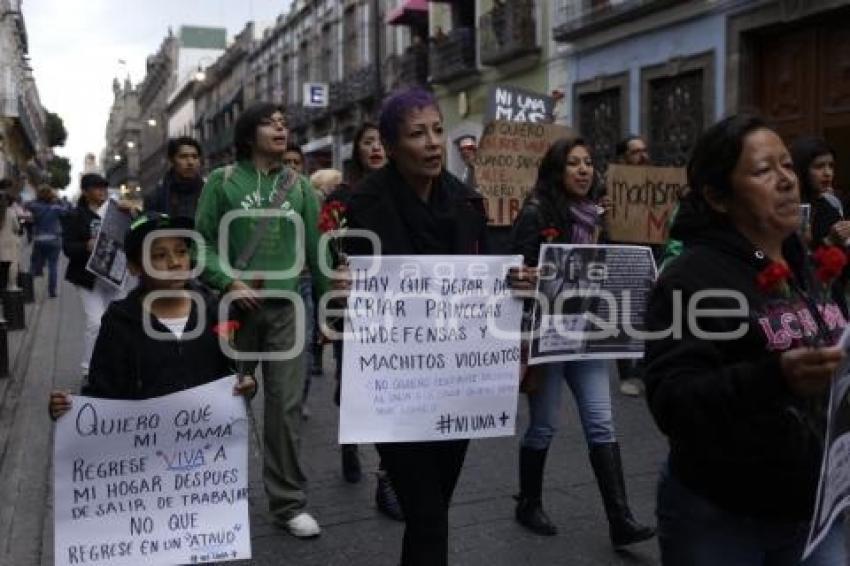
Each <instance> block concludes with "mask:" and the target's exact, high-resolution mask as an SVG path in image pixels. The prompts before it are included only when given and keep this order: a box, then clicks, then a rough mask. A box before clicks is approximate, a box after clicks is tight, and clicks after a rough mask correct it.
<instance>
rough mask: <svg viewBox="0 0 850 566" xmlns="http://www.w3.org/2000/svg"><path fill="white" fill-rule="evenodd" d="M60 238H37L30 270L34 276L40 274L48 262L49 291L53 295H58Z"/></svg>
mask: <svg viewBox="0 0 850 566" xmlns="http://www.w3.org/2000/svg"><path fill="white" fill-rule="evenodd" d="M60 247H61V245H60V243H59V239H58V238H57V239H55V240H36V241H35V242H34V243H33V245H32V257H31V258H30V259H31V262H30V272H31V273H32V275H33V276H34V277H37V276H40V275H41V274H42V272H43V270H44V262H45V261H46V262H47V292H48V294H49V295H50V296H51V297H55V296H56V281H57V272H58V262H59V248H60Z"/></svg>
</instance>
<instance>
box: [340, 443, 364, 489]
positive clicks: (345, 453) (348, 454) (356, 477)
mask: <svg viewBox="0 0 850 566" xmlns="http://www.w3.org/2000/svg"><path fill="white" fill-rule="evenodd" d="M341 448H342V477H344V478H345V481H347V482H348V483H357V482H359V481H360V478H361V476H362V475H363V474H362V471H361V469H360V454H359V453H358V451H357V445H356V444H343V445H342V447H341Z"/></svg>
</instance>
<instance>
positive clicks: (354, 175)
mask: <svg viewBox="0 0 850 566" xmlns="http://www.w3.org/2000/svg"><path fill="white" fill-rule="evenodd" d="M369 130H375V131H376V132H378V136H380V135H381V133H380V131H379V130H378V125H377V124H376V123H374V122H368V121H367V122H363V123H362V124H361V125H360V127H359V128H357V131H356V132H354V141H352V142H351V169H350V175H349V180H348V183H349V184H350V185H355V184H357V183H358V182H359V181H360V179H362V178H363V177H365V176H366V175H368V174H369V172H370V169H369V165H368V164H366V163H363V161H362V159H361V158H360V141H361V140H362V139H363V136H365V135H366V132H368V131H369Z"/></svg>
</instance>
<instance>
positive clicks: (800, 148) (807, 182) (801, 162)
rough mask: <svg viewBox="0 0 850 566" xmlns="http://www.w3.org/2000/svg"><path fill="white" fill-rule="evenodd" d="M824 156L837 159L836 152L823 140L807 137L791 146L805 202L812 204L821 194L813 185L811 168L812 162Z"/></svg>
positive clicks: (802, 197)
mask: <svg viewBox="0 0 850 566" xmlns="http://www.w3.org/2000/svg"><path fill="white" fill-rule="evenodd" d="M822 155H832V156H833V157H835V150H834V149H833V148H832V147H831V146H830V145H829V144H828V143H826V140H825V139H823V138H817V137H814V136H805V137H801V138H797V139H796V140H794V143H792V144H791V159H793V160H794V170H795V171H796V172H797V179H799V181H800V198H801V199H802V200H803V202H812V201H813V200H815V199H816V198H817V196H818V193H819V192H820V191H819V190H818V189H817V188H816V187H814V186H813V185H812V176H811V174H810V173H809V167H811V166H812V162H813V161H814V160H815V159H817V158H818V157H820V156H822Z"/></svg>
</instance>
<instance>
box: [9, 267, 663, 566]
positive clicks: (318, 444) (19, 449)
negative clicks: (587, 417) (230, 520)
mask: <svg viewBox="0 0 850 566" xmlns="http://www.w3.org/2000/svg"><path fill="white" fill-rule="evenodd" d="M36 293H37V302H36V304H35V305H30V306H28V311H27V316H28V318H27V324H28V326H27V330H26V331H19V332H15V333H10V356H12V358H13V360H12V364H13V366H14V376H13V377H12V378H10V379H0V477H2V478H3V481H2V483H0V501H2V502H3V503H2V509H0V566H29V565H50V564H52V563H53V550H52V521H53V518H52V512H51V507H52V505H51V499H52V497H51V490H52V487H51V458H50V454H51V441H52V427H51V423H50V420H49V418H48V416H47V411H46V401H47V395H48V392H49V390H50V389H51V388H52V387H54V386H58V387H67V388H71V389H76V388H77V387H78V386H79V383H78V382H79V376H78V374H79V371H78V361H79V352H80V348H81V342H82V329H83V319H82V311H81V308H80V303H79V299H78V297H77V294H76V292H75V290H74V289H73V287H71V286H70V285H68V284H63V286H62V288H61V290H60V297H59V298H58V299H53V300H47V299H45V298H44V296H45V295H46V293H45V290H44V281H43V280H39V281H37V282H36ZM326 353H329V352H326ZM330 367H331V363H330V358H326V363H325V368H326V369H329V368H330ZM332 385H333V379H332V377H331V375H330V373H328V372H327V371H326V374H325V375H324V376H323V377H320V378H317V379H315V380H314V382H313V389H312V392H311V395H310V401H309V407H310V409H311V411H312V416H311V418H310V419H309V420H307V421H305V422H304V426H303V431H302V435H303V446H302V450H303V452H304V454H305V460H306V471H307V474H308V477H309V478H310V485H309V497H310V508H311V511H312V512H314V513H315V515H316V517H317V518H318V520H319V521H320V523H321V524H322V527H323V533H322V536H321V537H320V538H319V539H317V540H313V541H300V540H297V539H295V538H293V537H291V536H289V535H288V534H286V533H284V532H282V531H280V530H279V529H277V528H276V527H274V526H273V525H272V524H271V523H270V522H269V519H268V517H267V515H266V514H265V497H264V493H263V489H262V482H261V480H260V462H259V460H258V459H257V457H256V454H257V451H253V454H254V455H253V457H252V458H253V459H252V461H251V468H252V469H251V478H252V479H251V488H252V497H251V507H252V525H251V528H252V538H253V555H254V559H253V560H251V561H247V562H242V563H243V564H257V565H265V564H275V565H277V564H285V565H291V566H301V565H345V566H360V565H364V566H365V565H370V566H371V565H394V564H396V563H397V558H398V555H399V550H400V545H401V534H402V525H401V524H399V523H395V522H393V521H390V520H388V519H385V518H383V517H382V516H380V515H379V514H378V513H377V511H376V510H375V507H374V502H373V499H372V498H373V494H374V487H375V479H374V476H373V475H372V474H365V475H364V479H363V481H362V482H361V483H360V484H357V485H350V484H346V483H345V482H344V481H343V479H342V476H341V472H340V464H339V448H338V446H337V444H336V430H337V414H336V408H335V406H334V405H333V403H332V401H331V395H332V390H333V387H332ZM564 405H565V408H564V412H563V421H562V422H563V426H564V429H563V430H562V431H561V432H560V433H559V435H558V437H557V439H556V441H555V444H554V446H553V449H552V454H551V456H550V460H549V464H548V469H547V475H546V487H545V502H546V507H547V510H548V512H549V514H550V515H551V517H552V519H553V520H554V521H555V522H556V523H557V524H558V526H559V528H560V534H559V535H558V536H556V537H553V538H541V537H536V536H533V535H530V534H527V532H526V531H525V530H523V529H522V528H521V527H519V526H518V525H517V524H516V523H515V522H514V520H513V500H512V498H511V496H512V494H513V493H515V491H516V484H517V482H516V459H517V439H516V438H507V439H500V440H486V441H476V442H473V443H472V444H471V447H470V451H469V454H468V456H467V459H466V465H465V467H464V470H463V474H462V476H461V480H460V484H459V486H458V490H457V492H456V496H455V499H454V505H453V508H452V513H451V518H450V521H451V528H452V533H451V547H450V563H451V564H453V565H455V566H482V565H486V566H502V565H504V566H507V565H511V566H513V565H522V564H533V565H535V566H540V565H550V564H551V565H555V564H563V565H575V566H580V565H595V566H596V565H608V564H612V565H613V564H641V565H643V564H646V565H650V564H658V558H657V554H658V553H657V548H656V544H655V542H654V541H651V542H648V543H644V544H641V545H636V546H635V547H634V548H633V549H632V550H631V551H629V552H622V553H615V552H614V551H613V550H612V549H611V547H610V544H609V541H608V535H607V526H606V522H605V517H604V512H603V509H602V504H601V500H600V497H599V494H598V491H597V489H596V484H595V482H594V480H593V476H592V473H591V470H590V465H589V462H588V459H587V452H586V449H585V446H584V441H583V438H582V435H581V430H580V426H579V425H578V422H577V417H576V413H575V410H574V406H573V402H572V398H571V397H570V396H569V395H566V396H565V402H564ZM254 406H255V408H256V410H257V416H258V417H261V408H262V399H261V398H260V397H258V398H257V399H256V401H255V403H254ZM523 409H524V408H523ZM615 411H616V419H617V425H618V432H619V436H620V439H621V442H622V450H623V459H624V461H625V467H626V473H627V480H626V481H627V484H628V489H629V493H630V496H631V502H632V505H633V509H634V511H635V514H636V515H637V517H638V518H639V519H642V520H646V521H650V520H652V521H654V519H653V517H652V510H653V508H654V504H653V497H654V491H655V479H656V473H657V470H658V467H659V465H660V463H661V461H662V458H663V455H664V451H665V450H664V441H663V438H662V437H661V436H660V435H659V434H658V432H657V430H656V429H655V427H654V425H653V423H652V421H651V418H650V416H649V414H648V412H647V410H646V407H645V404H644V400H643V399H631V398H625V397H623V396H622V395H620V394H619V393H617V394H616V395H615ZM524 413H525V411H524V410H523V411H522V415H521V418H520V426H523V425H524V423H525V414H524ZM361 453H362V454H363V456H364V460H365V461H364V468H365V470H373V469H374V468H375V451H374V449H373V448H371V447H363V448H362V450H361Z"/></svg>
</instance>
